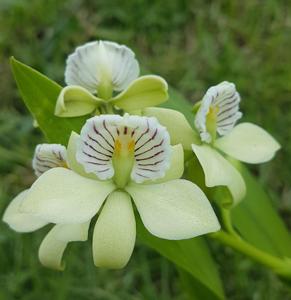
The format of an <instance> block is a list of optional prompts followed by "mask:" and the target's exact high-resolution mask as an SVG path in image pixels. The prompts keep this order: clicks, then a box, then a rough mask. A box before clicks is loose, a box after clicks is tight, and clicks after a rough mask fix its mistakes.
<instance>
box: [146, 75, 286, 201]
mask: <svg viewBox="0 0 291 300" xmlns="http://www.w3.org/2000/svg"><path fill="white" fill-rule="evenodd" d="M239 103H240V96H239V94H238V92H237V91H236V88H235V85H234V84H233V83H230V82H226V81H225V82H222V83H220V84H218V85H216V86H213V87H211V88H209V89H208V90H207V92H206V94H205V95H204V97H203V99H202V100H201V102H199V103H198V107H197V106H196V108H197V109H196V111H197V112H196V115H195V120H194V126H195V129H192V127H191V126H190V125H189V124H188V122H187V121H186V119H185V117H184V116H183V115H182V114H181V113H179V112H177V111H174V110H170V109H162V108H146V109H144V110H143V114H144V115H146V116H154V117H156V118H157V119H158V120H159V122H160V123H161V124H162V125H164V126H166V127H167V129H168V131H169V133H170V136H171V143H172V144H176V143H181V144H182V145H183V147H184V149H185V150H192V151H193V152H194V153H195V155H196V157H197V159H198V160H199V163H200V164H201V166H202V168H203V171H204V174H205V184H206V186H207V187H216V186H226V187H227V188H228V190H229V192H230V194H231V196H232V202H233V204H236V203H238V202H239V201H240V200H241V199H242V198H243V197H244V196H245V193H246V186H245V183H244V180H243V178H242V176H241V174H240V173H239V171H238V170H237V169H236V168H235V167H234V166H233V165H232V164H231V163H230V162H229V161H228V160H227V159H226V158H225V157H224V156H223V154H224V155H227V156H230V157H231V158H234V159H237V160H240V161H242V162H246V163H251V164H256V163H263V162H266V161H269V160H270V159H272V158H273V157H274V155H275V153H276V151H277V150H279V149H280V145H279V144H278V142H277V141H276V140H275V139H274V138H273V137H272V136H271V135H270V134H269V133H268V132H266V131H265V130H264V129H262V128H261V127H259V126H257V125H255V124H252V123H241V124H239V125H236V122H237V121H238V119H240V118H241V116H242V113H241V112H240V111H239ZM173 120H174V122H173Z"/></svg>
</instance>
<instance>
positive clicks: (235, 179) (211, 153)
mask: <svg viewBox="0 0 291 300" xmlns="http://www.w3.org/2000/svg"><path fill="white" fill-rule="evenodd" d="M192 148H193V151H194V153H195V154H196V156H197V158H198V160H199V162H200V164H201V166H202V168H203V171H204V174H205V184H206V186H208V187H214V186H226V187H227V188H228V189H229V191H230V193H231V194H232V197H233V201H234V204H235V203H237V202H238V201H240V200H242V198H243V197H244V196H245V194H246V185H245V182H244V180H243V178H242V176H241V174H240V173H239V172H238V171H237V170H236V169H235V168H234V167H233V166H232V165H231V164H230V162H228V161H227V160H226V159H225V158H224V157H223V156H222V155H220V154H219V153H218V151H216V150H215V149H212V148H211V147H210V146H207V145H202V146H198V145H194V144H193V145H192Z"/></svg>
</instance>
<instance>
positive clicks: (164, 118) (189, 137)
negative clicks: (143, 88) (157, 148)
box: [143, 107, 196, 150]
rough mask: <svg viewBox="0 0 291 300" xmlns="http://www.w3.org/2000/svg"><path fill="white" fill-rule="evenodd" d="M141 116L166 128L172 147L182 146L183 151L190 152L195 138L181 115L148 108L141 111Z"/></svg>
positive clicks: (168, 110) (156, 108) (171, 111)
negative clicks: (151, 119) (155, 119)
mask: <svg viewBox="0 0 291 300" xmlns="http://www.w3.org/2000/svg"><path fill="white" fill-rule="evenodd" d="M143 115H145V116H148V117H155V118H157V119H158V121H159V122H160V123H161V124H162V125H163V126H165V127H166V128H167V130H168V132H169V134H170V138H171V144H172V145H176V144H182V146H183V148H184V149H186V150H191V144H192V143H194V142H195V140H196V136H195V132H194V130H193V129H192V128H191V126H190V125H189V123H188V121H187V120H186V118H185V116H184V115H183V114H182V113H180V112H179V111H176V110H173V109H167V108H160V107H148V108H145V109H144V110H143Z"/></svg>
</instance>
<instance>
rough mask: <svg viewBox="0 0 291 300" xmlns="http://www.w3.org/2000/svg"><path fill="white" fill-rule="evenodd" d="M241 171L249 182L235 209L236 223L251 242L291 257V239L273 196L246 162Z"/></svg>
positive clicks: (279, 254) (278, 254) (280, 254)
mask: <svg viewBox="0 0 291 300" xmlns="http://www.w3.org/2000/svg"><path fill="white" fill-rule="evenodd" d="M239 170H240V172H241V173H242V175H243V178H244V180H245V182H246V185H247V195H246V197H245V198H244V200H243V201H242V202H241V203H240V204H239V205H238V206H237V207H235V208H234V209H233V210H232V212H231V213H232V220H233V223H234V226H235V227H236V228H237V230H238V231H239V232H240V233H241V234H242V235H243V237H244V238H245V239H246V240H247V241H249V242H250V243H251V244H253V245H255V246H257V247H258V248H260V249H261V250H264V251H266V252H269V253H270V254H273V255H277V256H281V257H284V256H289V257H291V238H290V233H289V232H288V231H287V229H286V226H285V225H284V223H283V221H282V219H281V218H280V217H279V215H278V213H277V212H276V210H275V209H274V207H273V205H272V202H271V200H270V197H269V195H268V194H267V193H266V192H265V191H264V189H263V188H262V186H261V185H260V184H259V183H258V181H257V180H256V179H255V177H254V176H253V175H251V173H250V172H249V171H248V170H247V168H246V167H244V166H243V165H241V164H240V165H239Z"/></svg>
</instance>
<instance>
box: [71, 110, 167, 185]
mask: <svg viewBox="0 0 291 300" xmlns="http://www.w3.org/2000/svg"><path fill="white" fill-rule="evenodd" d="M80 137H81V140H80V144H79V147H78V150H77V156H76V157H77V161H78V162H79V163H80V164H82V165H83V166H84V169H85V171H86V172H87V173H94V174H96V175H97V176H98V178H99V179H101V180H105V179H109V178H112V177H113V176H114V167H113V164H112V158H113V155H114V154H116V152H118V151H119V150H118V149H117V146H116V145H120V147H122V149H124V151H125V152H128V153H129V152H130V151H133V154H134V158H133V160H134V163H133V168H132V171H131V179H132V180H134V181H135V182H138V183H141V182H143V181H145V180H154V179H157V178H162V177H163V176H164V175H165V172H166V170H167V169H168V168H169V166H170V152H171V147H170V137H169V134H168V132H167V130H166V128H165V127H163V126H161V125H160V124H159V123H158V121H157V120H156V119H155V118H148V117H140V116H129V115H125V116H124V117H121V116H118V115H101V116H98V117H93V118H91V119H89V120H87V122H86V124H85V126H84V127H83V128H82V130H81V135H80ZM132 145H133V148H132V150H130V149H131V147H132Z"/></svg>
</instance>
